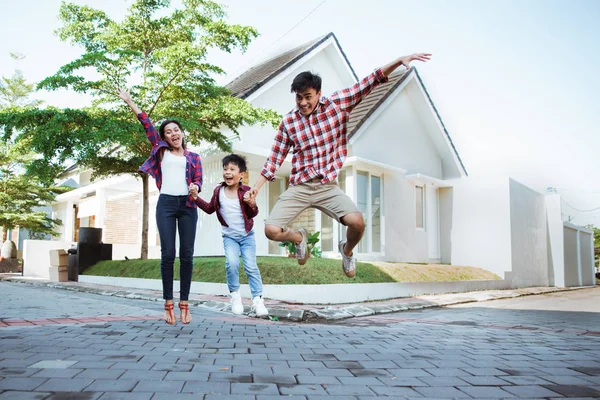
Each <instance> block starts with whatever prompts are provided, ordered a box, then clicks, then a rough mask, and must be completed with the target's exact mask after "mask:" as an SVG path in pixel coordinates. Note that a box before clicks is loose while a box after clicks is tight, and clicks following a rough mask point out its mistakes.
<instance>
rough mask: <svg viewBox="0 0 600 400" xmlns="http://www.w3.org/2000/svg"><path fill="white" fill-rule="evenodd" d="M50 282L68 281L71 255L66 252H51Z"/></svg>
mask: <svg viewBox="0 0 600 400" xmlns="http://www.w3.org/2000/svg"><path fill="white" fill-rule="evenodd" d="M50 265H51V267H50V280H51V281H52V282H66V281H68V280H69V279H68V268H69V255H68V254H67V252H66V251H65V250H50Z"/></svg>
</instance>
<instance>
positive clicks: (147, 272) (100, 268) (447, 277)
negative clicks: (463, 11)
mask: <svg viewBox="0 0 600 400" xmlns="http://www.w3.org/2000/svg"><path fill="white" fill-rule="evenodd" d="M257 261H258V267H259V268H260V273H261V276H262V279H263V283H264V284H267V285H269V284H270V285H310V284H327V283H381V282H451V281H469V280H494V279H500V277H498V276H497V275H495V274H493V273H491V272H489V271H486V270H484V269H481V268H476V267H462V266H455V265H441V264H421V263H385V262H373V263H364V262H358V263H357V264H356V276H355V277H354V278H352V279H349V278H347V277H346V275H344V273H343V272H342V261H341V260H333V259H328V258H312V257H311V258H309V259H308V262H307V263H306V264H305V265H304V266H300V265H298V262H297V261H296V259H294V258H287V257H258V258H257ZM83 274H84V275H97V276H115V277H128V278H148V279H160V260H126V261H101V262H99V263H98V264H96V265H94V266H93V267H90V268H88V269H87V270H85V272H84V273H83ZM175 277H176V278H178V277H179V260H176V261H175ZM192 279H193V280H194V281H198V282H216V283H225V282H226V280H225V257H196V258H194V274H193V278H192ZM240 282H241V283H248V279H247V278H246V274H245V273H244V271H243V267H240Z"/></svg>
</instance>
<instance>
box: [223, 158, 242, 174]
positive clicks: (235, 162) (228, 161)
mask: <svg viewBox="0 0 600 400" xmlns="http://www.w3.org/2000/svg"><path fill="white" fill-rule="evenodd" d="M229 164H233V165H237V167H238V168H239V169H240V172H246V157H244V156H240V155H239V154H230V155H228V156H226V157H225V158H223V168H225V167H226V166H228V165H229Z"/></svg>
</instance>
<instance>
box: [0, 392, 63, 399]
mask: <svg viewBox="0 0 600 400" xmlns="http://www.w3.org/2000/svg"><path fill="white" fill-rule="evenodd" d="M50 395H51V393H50V392H47V393H44V392H16V391H7V392H2V393H0V400H43V399H45V398H47V397H48V396H50Z"/></svg>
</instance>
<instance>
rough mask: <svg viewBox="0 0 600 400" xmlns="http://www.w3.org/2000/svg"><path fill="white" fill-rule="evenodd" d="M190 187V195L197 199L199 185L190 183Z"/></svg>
mask: <svg viewBox="0 0 600 400" xmlns="http://www.w3.org/2000/svg"><path fill="white" fill-rule="evenodd" d="M188 189H189V191H190V196H192V199H194V200H196V199H197V198H198V185H196V184H194V183H190V186H189V188H188Z"/></svg>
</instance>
